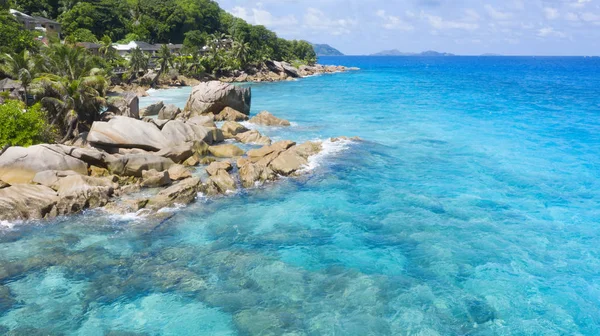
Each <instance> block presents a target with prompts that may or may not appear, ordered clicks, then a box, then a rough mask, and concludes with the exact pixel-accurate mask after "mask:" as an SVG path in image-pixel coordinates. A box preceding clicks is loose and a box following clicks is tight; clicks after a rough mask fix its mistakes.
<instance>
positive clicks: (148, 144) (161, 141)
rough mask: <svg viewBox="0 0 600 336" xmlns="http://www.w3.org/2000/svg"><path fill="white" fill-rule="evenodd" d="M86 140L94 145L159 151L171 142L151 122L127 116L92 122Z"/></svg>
mask: <svg viewBox="0 0 600 336" xmlns="http://www.w3.org/2000/svg"><path fill="white" fill-rule="evenodd" d="M87 141H88V142H89V143H91V144H92V145H95V146H102V147H112V148H139V149H143V150H150V151H159V150H161V149H162V148H165V147H169V146H170V145H171V144H172V143H171V142H169V141H168V140H167V138H165V136H164V135H163V133H161V130H160V129H158V127H156V126H155V125H153V124H152V123H147V122H144V121H142V120H137V119H133V118H127V117H115V118H113V119H111V120H109V121H108V122H98V121H97V122H94V124H93V125H92V128H91V129H90V132H89V134H88V137H87Z"/></svg>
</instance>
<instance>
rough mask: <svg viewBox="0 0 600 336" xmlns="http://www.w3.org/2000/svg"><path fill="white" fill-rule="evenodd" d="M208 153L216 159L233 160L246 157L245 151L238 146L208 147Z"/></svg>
mask: <svg viewBox="0 0 600 336" xmlns="http://www.w3.org/2000/svg"><path fill="white" fill-rule="evenodd" d="M208 151H209V152H210V154H212V155H213V156H215V157H220V158H232V157H236V156H242V155H244V150H243V149H241V148H239V147H238V146H236V145H232V144H226V145H218V146H210V147H208Z"/></svg>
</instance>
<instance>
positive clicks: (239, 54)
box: [233, 41, 250, 67]
mask: <svg viewBox="0 0 600 336" xmlns="http://www.w3.org/2000/svg"><path fill="white" fill-rule="evenodd" d="M249 51H250V43H248V42H246V43H243V42H237V41H235V42H233V55H234V57H235V58H236V59H237V60H239V61H240V64H241V66H242V67H245V66H246V65H247V64H248V52H249Z"/></svg>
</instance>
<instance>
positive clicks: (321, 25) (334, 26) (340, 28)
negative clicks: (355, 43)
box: [304, 7, 357, 35]
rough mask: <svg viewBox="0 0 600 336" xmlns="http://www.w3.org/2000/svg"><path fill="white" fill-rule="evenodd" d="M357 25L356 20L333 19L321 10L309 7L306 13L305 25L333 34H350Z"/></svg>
mask: <svg viewBox="0 0 600 336" xmlns="http://www.w3.org/2000/svg"><path fill="white" fill-rule="evenodd" d="M356 25H357V21H356V20H352V19H347V18H346V19H331V18H329V17H328V16H327V15H325V13H323V12H322V11H321V10H319V9H316V8H312V7H311V8H308V9H307V10H306V14H305V15H304V27H306V28H309V29H312V30H318V31H324V32H328V33H329V34H331V35H346V34H350V32H351V29H352V28H353V27H354V26H356Z"/></svg>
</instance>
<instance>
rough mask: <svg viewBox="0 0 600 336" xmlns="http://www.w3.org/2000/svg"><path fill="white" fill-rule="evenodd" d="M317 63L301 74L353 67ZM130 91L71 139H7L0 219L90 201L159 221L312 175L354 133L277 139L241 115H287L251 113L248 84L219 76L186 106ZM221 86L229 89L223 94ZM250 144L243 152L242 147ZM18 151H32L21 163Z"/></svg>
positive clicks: (279, 123) (278, 123)
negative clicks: (10, 142)
mask: <svg viewBox="0 0 600 336" xmlns="http://www.w3.org/2000/svg"><path fill="white" fill-rule="evenodd" d="M315 69H318V70H317V71H311V72H304V73H303V76H304V77H306V76H313V75H315V74H320V73H334V72H340V71H349V70H348V68H345V67H324V66H320V67H315ZM351 69H352V70H354V69H353V68H351ZM338 70H339V71H338ZM273 73H274V72H273ZM238 78H239V77H238ZM279 78H280V79H279V80H277V81H283V80H289V79H288V78H290V76H289V75H288V76H283V75H280V77H279ZM299 78H302V77H299ZM252 81H253V82H259V81H260V80H252ZM269 81H276V80H275V78H272V79H270V80H269ZM170 87H171V86H167V87H165V88H170ZM131 89H132V91H133V92H134V93H136V94H135V95H131V94H127V93H126V94H125V96H124V98H119V99H121V101H120V103H119V104H115V106H117V107H118V109H116V110H115V109H112V110H111V112H108V113H106V114H105V115H103V117H104V118H103V120H101V121H98V122H95V123H94V125H93V126H92V129H91V130H90V132H89V133H87V134H82V135H80V136H79V137H78V138H77V139H75V140H74V141H72V142H70V143H69V144H66V145H48V144H42V145H35V146H31V147H27V148H23V147H11V148H9V149H8V150H7V152H6V153H5V155H2V156H0V180H5V181H4V182H2V183H1V184H2V186H0V210H1V211H0V220H1V221H2V223H3V225H4V224H6V225H12V223H15V222H19V221H20V222H23V221H29V220H40V219H51V218H54V217H57V216H64V215H70V214H76V213H79V212H81V211H83V210H87V209H102V210H104V212H107V213H108V214H109V215H110V214H113V215H132V214H136V215H141V216H143V217H145V218H155V219H158V220H163V219H164V218H165V216H166V217H168V216H170V215H171V214H172V211H168V210H165V209H172V208H179V207H181V206H184V205H186V204H189V203H191V202H194V201H195V200H196V199H197V198H201V197H216V196H219V195H230V194H235V193H237V192H238V191H239V190H242V189H251V188H255V187H258V186H262V185H265V184H268V183H271V182H274V181H276V180H278V179H280V178H282V177H294V176H300V175H303V174H307V173H310V171H312V170H313V169H314V167H315V166H316V165H317V164H316V163H315V160H321V159H322V158H323V157H324V156H327V153H328V152H329V151H328V150H324V146H325V147H327V146H331V144H333V143H336V142H337V143H340V144H341V143H343V144H347V143H350V142H352V141H359V140H360V139H359V138H356V137H355V138H348V137H339V138H331V139H326V140H322V141H307V142H305V143H302V144H297V143H295V142H293V141H289V140H282V141H277V142H274V141H272V140H271V139H269V138H268V137H266V136H264V135H263V134H261V133H260V132H259V131H257V130H255V129H254V127H250V128H247V127H245V126H244V125H242V123H244V124H247V123H251V124H255V125H262V126H269V127H289V126H290V125H291V123H290V122H289V121H287V120H283V119H279V118H277V117H275V116H273V115H272V114H270V113H269V112H267V111H263V112H261V113H259V114H258V115H255V116H253V117H252V118H250V116H249V114H250V100H251V89H250V88H242V87H237V86H233V85H231V84H228V83H225V82H222V81H211V82H200V83H199V84H198V85H197V86H195V87H194V89H193V92H192V94H191V95H190V97H189V99H188V103H187V106H186V108H185V109H184V110H183V111H181V110H180V109H178V108H176V107H174V106H172V105H164V104H162V102H161V103H160V104H153V105H160V106H152V105H151V106H148V107H146V108H144V109H142V110H141V111H140V110H139V107H138V106H139V100H138V98H137V96H138V95H139V92H141V90H142V89H141V88H140V87H131ZM113 92H114V91H113ZM129 92H131V91H129ZM219 92H227V94H226V95H225V96H226V97H222V96H219V94H218V93H219ZM207 97H209V98H208V101H207ZM232 97H233V98H232ZM223 106H224V107H223ZM157 107H160V109H157ZM149 109H154V111H150V112H149V111H148V110H149ZM240 111H243V112H240ZM217 123H218V124H219V126H220V127H217ZM131 133H134V134H133V135H131ZM128 137H130V138H128ZM157 139H159V140H158V142H157ZM164 141H166V142H165V143H160V142H164ZM248 146H250V149H249V150H245V149H242V148H240V147H244V148H248ZM342 147H343V146H342ZM334 152H335V151H334ZM23 156H25V157H28V158H29V159H27V160H25V162H23V161H20V160H19V159H18V158H19V157H23ZM24 175H25V176H24ZM6 225H5V226H6Z"/></svg>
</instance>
